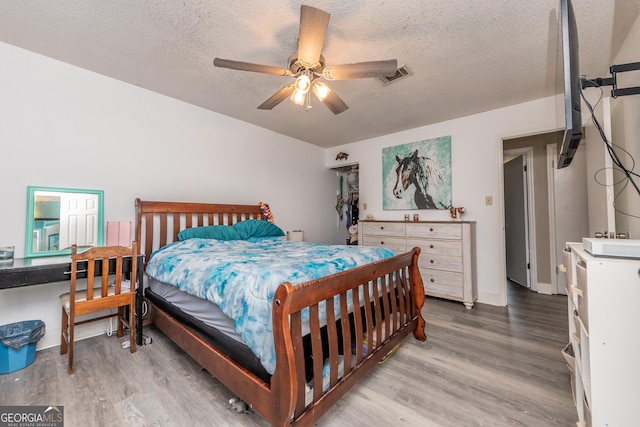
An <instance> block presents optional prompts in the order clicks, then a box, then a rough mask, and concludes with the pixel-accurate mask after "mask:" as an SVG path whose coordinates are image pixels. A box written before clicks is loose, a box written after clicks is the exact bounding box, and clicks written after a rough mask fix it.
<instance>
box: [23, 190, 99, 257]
mask: <svg viewBox="0 0 640 427" xmlns="http://www.w3.org/2000/svg"><path fill="white" fill-rule="evenodd" d="M103 205H104V192H103V191H102V190H83V189H76V188H53V187H36V186H29V187H27V222H26V238H25V251H24V257H25V258H33V257H43V256H54V255H64V254H70V253H71V246H72V245H74V244H75V245H77V246H78V247H92V246H102V243H103V237H104V236H103V234H104V231H103V230H104V219H103V210H104V206H103Z"/></svg>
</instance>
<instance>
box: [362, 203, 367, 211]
mask: <svg viewBox="0 0 640 427" xmlns="http://www.w3.org/2000/svg"><path fill="white" fill-rule="evenodd" d="M362 209H363V210H365V211H366V210H367V204H366V203H363V204H362Z"/></svg>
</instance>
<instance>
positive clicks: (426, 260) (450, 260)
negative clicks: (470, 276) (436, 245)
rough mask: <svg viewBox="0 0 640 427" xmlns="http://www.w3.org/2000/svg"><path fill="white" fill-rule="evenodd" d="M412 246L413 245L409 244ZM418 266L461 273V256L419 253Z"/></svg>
mask: <svg viewBox="0 0 640 427" xmlns="http://www.w3.org/2000/svg"><path fill="white" fill-rule="evenodd" d="M411 247H413V246H411ZM418 267H420V268H433V269H436V270H445V271H455V272H458V273H461V272H462V271H463V270H462V258H460V257H455V256H446V255H433V254H422V253H421V254H420V258H419V259H418Z"/></svg>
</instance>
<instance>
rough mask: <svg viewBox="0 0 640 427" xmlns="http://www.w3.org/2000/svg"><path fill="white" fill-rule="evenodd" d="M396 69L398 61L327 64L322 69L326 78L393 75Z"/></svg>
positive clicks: (339, 78)
mask: <svg viewBox="0 0 640 427" xmlns="http://www.w3.org/2000/svg"><path fill="white" fill-rule="evenodd" d="M397 71H398V61H397V60H395V59H389V60H386V61H369V62H357V63H355V64H344V65H328V66H326V67H324V69H323V70H322V76H323V77H324V78H325V79H327V80H346V79H363V78H367V77H393V76H394V75H395V74H396V72H397Z"/></svg>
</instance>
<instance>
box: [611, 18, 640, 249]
mask: <svg viewBox="0 0 640 427" xmlns="http://www.w3.org/2000/svg"><path fill="white" fill-rule="evenodd" d="M639 45H640V18H639V19H638V20H636V23H635V24H634V26H633V27H632V29H631V31H630V32H629V35H628V36H627V40H626V41H625V44H624V46H623V48H622V49H621V50H620V52H619V53H618V55H617V56H616V58H615V60H614V64H617V65H619V64H627V63H632V62H639V61H640V49H638V46H639ZM618 80H619V84H618V87H620V88H627V87H640V71H629V72H625V73H620V74H618ZM611 104H612V116H613V118H612V122H613V131H612V137H613V141H612V142H613V143H614V144H616V145H620V146H622V147H624V149H625V150H626V151H627V152H628V153H629V154H631V155H632V156H633V158H634V159H635V162H636V164H638V162H640V95H630V96H623V97H620V98H617V99H615V100H612V101H611ZM618 155H619V156H620V160H621V161H622V162H623V163H624V164H625V165H626V166H627V167H628V168H631V166H632V165H633V164H632V160H631V159H630V158H629V157H628V156H627V155H626V154H624V153H623V152H622V151H619V152H618ZM639 171H640V168H639V167H638V166H636V168H635V169H634V172H636V173H638V172H639ZM620 176H621V175H620V174H616V177H620ZM635 182H636V184H637V185H638V186H639V187H640V179H638V178H637V177H636V178H635ZM619 189H620V186H617V187H616V190H619ZM616 207H617V208H619V209H620V211H621V212H619V213H617V214H616V232H629V233H630V234H631V237H632V238H634V239H638V238H640V218H639V216H640V195H639V194H638V192H637V191H636V189H635V188H633V187H632V186H631V185H627V187H626V188H625V189H624V190H623V191H622V193H621V195H620V196H619V198H618V200H617V201H616Z"/></svg>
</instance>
